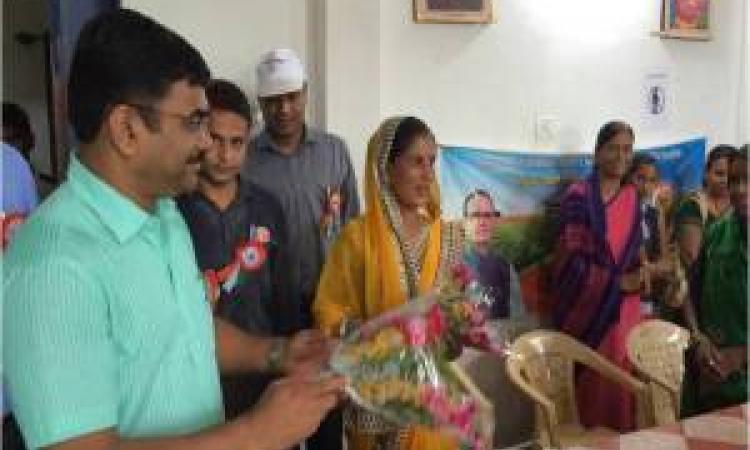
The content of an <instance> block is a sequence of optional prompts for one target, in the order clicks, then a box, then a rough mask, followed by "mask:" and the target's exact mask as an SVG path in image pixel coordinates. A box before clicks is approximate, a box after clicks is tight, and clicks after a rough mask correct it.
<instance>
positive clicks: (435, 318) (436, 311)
mask: <svg viewBox="0 0 750 450" xmlns="http://www.w3.org/2000/svg"><path fill="white" fill-rule="evenodd" d="M445 327H446V323H445V315H444V314H443V310H442V308H440V305H438V304H434V305H432V306H431V307H430V310H429V311H428V312H427V340H428V341H429V342H435V341H436V340H437V339H438V338H439V337H440V336H441V335H442V334H443V331H444V330H445Z"/></svg>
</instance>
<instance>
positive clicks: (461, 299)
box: [331, 267, 507, 449]
mask: <svg viewBox="0 0 750 450" xmlns="http://www.w3.org/2000/svg"><path fill="white" fill-rule="evenodd" d="M466 270H467V269H466V268H465V267H458V268H456V270H454V277H453V278H454V279H453V280H452V282H451V283H450V284H447V285H444V286H441V287H440V288H439V289H438V290H436V291H435V292H433V293H431V294H429V295H427V296H425V297H422V298H417V299H414V300H412V301H410V302H408V303H406V304H405V305H403V306H402V307H401V308H398V309H395V310H391V311H388V312H386V313H384V314H382V315H381V316H378V317H376V318H374V319H372V320H370V321H368V322H366V323H364V324H363V325H362V326H361V327H359V328H358V329H356V330H354V331H353V332H352V333H351V334H349V335H348V336H346V337H345V338H344V339H343V340H342V342H341V343H340V345H339V347H338V348H337V350H336V351H335V352H334V355H333V358H332V361H331V367H332V369H333V370H334V371H335V372H338V373H341V374H344V375H345V376H347V378H348V379H349V387H348V393H349V395H350V397H351V398H352V399H353V401H354V402H355V403H356V404H358V405H359V406H361V407H363V408H365V409H366V410H369V411H371V412H374V413H377V414H379V415H380V416H382V417H383V418H384V419H386V420H388V421H390V422H392V423H394V424H396V425H399V426H407V425H423V426H427V427H431V428H435V429H441V430H445V431H448V432H450V433H452V434H453V435H455V436H457V437H458V439H459V441H460V442H461V444H462V446H463V448H467V449H480V448H485V446H486V443H487V442H491V434H492V432H491V425H489V428H490V429H488V425H487V422H488V421H487V420H485V419H486V417H482V412H486V410H487V409H488V408H491V406H488V404H487V402H486V400H484V401H483V398H481V394H479V393H478V390H476V389H474V390H472V388H471V383H470V381H468V378H467V377H466V376H465V375H463V374H462V373H461V372H460V369H458V367H457V366H456V365H454V364H453V363H452V362H451V359H452V358H451V356H453V355H454V351H453V350H454V349H455V346H456V344H457V343H458V344H459V345H469V346H474V347H477V348H480V349H482V350H486V351H491V352H494V353H497V354H504V351H505V348H506V347H507V346H505V345H504V343H501V342H497V340H496V339H494V337H493V335H492V333H491V330H490V328H489V327H488V326H487V323H486V322H487V321H486V318H487V312H488V311H489V306H490V305H489V304H488V301H487V298H489V297H488V296H486V295H483V294H482V290H481V287H480V286H479V285H478V284H476V283H475V282H474V281H472V280H471V279H470V277H469V274H467V273H466ZM492 421H494V418H493V419H492Z"/></svg>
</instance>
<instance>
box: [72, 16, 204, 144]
mask: <svg viewBox="0 0 750 450" xmlns="http://www.w3.org/2000/svg"><path fill="white" fill-rule="evenodd" d="M210 78H211V73H210V71H209V69H208V66H207V65H206V62H205V61H204V60H203V57H202V56H201V55H200V53H199V52H198V50H196V49H195V48H194V47H193V46H192V45H190V44H189V43H188V42H187V41H186V40H185V39H184V38H182V37H181V36H179V35H178V34H177V33H175V32H173V31H172V30H169V29H167V28H166V27H164V26H163V25H161V24H159V23H157V22H156V21H154V20H153V19H151V18H149V17H146V16H144V15H143V14H141V13H138V12H136V11H132V10H128V9H118V10H115V11H112V12H108V13H105V14H102V15H100V16H97V17H95V18H94V19H92V20H90V21H89V22H88V23H86V25H84V27H83V29H82V30H81V34H80V36H79V37H78V42H77V44H76V48H75V52H74V54H73V61H72V63H71V68H70V78H69V80H68V114H69V116H70V122H71V124H72V125H73V129H74V130H75V133H76V136H77V137H78V139H79V140H80V141H82V142H90V141H92V140H93V139H94V138H95V137H96V135H97V134H98V133H99V129H100V128H101V125H102V122H103V121H104V118H105V117H106V115H107V113H108V112H109V110H110V108H112V107H113V106H115V105H117V104H121V103H138V104H147V105H150V104H153V103H155V102H157V101H158V100H160V99H162V98H163V97H164V96H165V95H166V93H167V89H168V88H169V87H170V86H171V85H172V84H173V83H175V82H178V81H181V80H186V81H187V82H188V83H189V84H190V85H194V86H205V85H206V84H207V83H208V80H209V79H210Z"/></svg>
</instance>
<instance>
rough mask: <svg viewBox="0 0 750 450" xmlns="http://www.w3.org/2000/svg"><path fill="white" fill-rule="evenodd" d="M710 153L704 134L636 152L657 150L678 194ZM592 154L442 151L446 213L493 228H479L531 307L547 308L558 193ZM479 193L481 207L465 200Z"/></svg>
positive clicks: (696, 180) (587, 166) (694, 183)
mask: <svg viewBox="0 0 750 450" xmlns="http://www.w3.org/2000/svg"><path fill="white" fill-rule="evenodd" d="M705 151H706V140H705V139H703V138H701V139H694V140H688V141H684V142H679V143H676V144H672V145H665V146H661V147H653V148H644V149H640V150H637V151H636V152H637V153H641V152H642V153H648V154H649V155H651V156H652V157H653V158H654V159H655V160H656V166H657V169H658V171H659V176H660V178H661V182H662V183H664V184H668V185H669V187H671V189H672V190H673V191H674V192H675V193H676V194H677V195H679V194H680V193H683V192H686V191H690V190H694V189H697V188H698V187H699V186H700V184H701V181H702V177H703V169H704V164H705V163H704V155H705ZM592 159H593V155H592V154H560V153H557V154H554V153H540V152H535V151H493V150H483V149H476V148H468V147H444V148H443V149H442V152H441V155H440V190H441V198H442V207H443V215H444V217H446V218H448V219H459V218H463V217H464V215H467V216H468V217H471V218H472V219H471V220H468V221H467V222H466V223H467V230H468V231H467V232H471V233H476V232H477V231H476V230H477V227H478V225H477V224H478V223H480V222H478V221H479V220H480V219H478V218H480V217H483V218H484V219H481V220H482V221H483V222H482V223H485V224H488V223H490V225H485V228H486V227H487V226H489V227H491V229H490V231H489V232H488V231H486V229H485V231H481V230H480V234H481V233H483V235H484V236H487V234H488V233H489V235H490V236H491V237H490V238H489V239H491V245H492V247H493V248H494V249H495V251H498V252H500V253H501V254H502V255H503V257H504V258H506V259H507V260H508V261H510V262H511V263H512V264H513V265H514V266H515V268H516V270H517V271H518V272H519V275H520V284H521V291H522V297H523V302H524V303H525V304H526V307H527V308H528V309H529V310H532V311H541V309H542V308H543V305H544V304H545V303H544V300H543V296H544V293H543V290H542V289H541V282H540V280H542V279H543V278H544V265H545V261H546V260H547V257H548V255H549V254H550V252H551V251H552V248H553V246H554V239H555V231H556V220H555V219H556V211H557V210H556V207H557V205H558V202H559V199H560V195H561V194H562V193H563V192H564V190H565V189H566V188H567V185H568V184H569V183H570V182H571V181H574V180H576V179H580V178H583V177H586V176H587V175H588V174H589V173H590V172H591V170H592ZM477 190H482V191H483V192H482V196H483V197H490V198H491V200H490V201H489V202H488V201H487V199H485V200H482V201H481V205H483V206H481V205H480V203H478V201H472V202H471V205H469V204H467V203H466V201H467V199H468V198H469V196H470V195H471V194H472V193H475V192H476V191H477ZM475 197H476V196H472V198H475ZM478 205H480V206H478ZM469 206H470V207H469ZM482 208H483V209H482ZM480 209H481V210H480ZM488 221H490V222H488ZM485 239H487V238H486V237H485Z"/></svg>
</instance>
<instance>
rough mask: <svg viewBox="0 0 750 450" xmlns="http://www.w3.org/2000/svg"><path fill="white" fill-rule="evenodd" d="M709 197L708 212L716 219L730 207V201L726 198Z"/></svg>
mask: <svg viewBox="0 0 750 450" xmlns="http://www.w3.org/2000/svg"><path fill="white" fill-rule="evenodd" d="M707 197H708V210H709V212H710V213H711V214H712V215H713V216H714V217H719V216H721V214H722V213H723V212H724V211H726V209H727V208H728V207H729V199H728V198H726V197H711V196H707Z"/></svg>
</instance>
